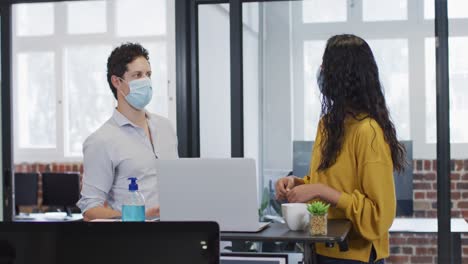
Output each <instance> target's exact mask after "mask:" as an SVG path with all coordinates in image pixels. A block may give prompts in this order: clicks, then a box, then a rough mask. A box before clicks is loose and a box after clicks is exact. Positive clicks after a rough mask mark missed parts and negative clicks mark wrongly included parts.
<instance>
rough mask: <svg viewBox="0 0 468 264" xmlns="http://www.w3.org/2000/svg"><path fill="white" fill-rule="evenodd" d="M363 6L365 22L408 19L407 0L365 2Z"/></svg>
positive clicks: (372, 0) (364, 0)
mask: <svg viewBox="0 0 468 264" xmlns="http://www.w3.org/2000/svg"><path fill="white" fill-rule="evenodd" d="M410 1H411V0H410ZM362 4H363V10H362V14H363V20H364V21H388V20H406V19H407V18H408V16H407V5H408V3H407V0H393V1H387V0H363V2H362Z"/></svg>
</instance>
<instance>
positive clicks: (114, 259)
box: [0, 222, 219, 264]
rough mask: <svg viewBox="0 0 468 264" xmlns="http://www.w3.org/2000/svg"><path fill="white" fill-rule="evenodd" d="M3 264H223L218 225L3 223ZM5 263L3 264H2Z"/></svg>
mask: <svg viewBox="0 0 468 264" xmlns="http://www.w3.org/2000/svg"><path fill="white" fill-rule="evenodd" d="M0 246H2V248H3V249H4V250H2V249H0V263H14V264H29V263H48V264H62V263H67V264H83V263H87V264H102V263H112V264H124V263H125V264H127V263H139V264H154V263H161V264H166V263H191V264H218V263H219V226H218V224H217V223H215V222H151V223H138V222H126V223H122V222H112V223H110V222H107V223H99V222H90V223H84V222H81V223H80V222H72V223H70V222H68V223H66V222H62V223H60V222H55V223H30V222H8V223H7V222H3V223H0ZM2 260H3V262H1V261H2Z"/></svg>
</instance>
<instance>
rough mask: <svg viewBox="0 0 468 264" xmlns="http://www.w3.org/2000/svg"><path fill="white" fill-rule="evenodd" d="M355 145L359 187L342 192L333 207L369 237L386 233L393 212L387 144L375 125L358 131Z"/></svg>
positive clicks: (394, 209) (391, 170)
mask: <svg viewBox="0 0 468 264" xmlns="http://www.w3.org/2000/svg"><path fill="white" fill-rule="evenodd" d="M357 142H358V143H357V146H356V156H357V159H358V175H357V177H358V184H359V188H357V189H355V190H354V191H353V192H352V193H346V192H343V193H342V194H341V196H340V199H339V201H338V203H337V206H336V207H337V208H339V209H342V210H343V211H344V212H345V215H346V218H348V219H350V220H351V222H352V223H353V226H354V228H355V230H357V231H358V232H359V234H361V235H362V236H363V237H364V238H366V239H367V240H369V241H372V240H375V239H377V238H379V237H381V236H382V235H383V234H385V233H388V230H389V229H390V227H391V225H392V222H393V219H394V218H395V214H396V195H395V184H394V180H393V163H392V158H391V152H390V148H389V146H388V145H387V143H386V142H385V139H384V136H383V132H382V130H381V129H380V127H378V125H370V126H367V127H366V128H365V130H364V131H363V133H360V135H359V137H358V140H357Z"/></svg>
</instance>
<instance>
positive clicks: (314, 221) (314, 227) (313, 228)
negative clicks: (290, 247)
mask: <svg viewBox="0 0 468 264" xmlns="http://www.w3.org/2000/svg"><path fill="white" fill-rule="evenodd" d="M309 216H310V222H309V231H310V234H311V235H313V236H326V235H327V223H328V213H326V214H324V215H316V214H311V213H309Z"/></svg>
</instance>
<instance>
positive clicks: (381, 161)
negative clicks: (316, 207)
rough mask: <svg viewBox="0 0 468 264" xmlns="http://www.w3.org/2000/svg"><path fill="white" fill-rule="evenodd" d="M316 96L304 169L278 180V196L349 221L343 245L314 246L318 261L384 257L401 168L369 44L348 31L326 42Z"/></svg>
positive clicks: (402, 156)
mask: <svg viewBox="0 0 468 264" xmlns="http://www.w3.org/2000/svg"><path fill="white" fill-rule="evenodd" d="M318 84H319V87H320V92H321V94H322V113H321V120H320V122H319V126H318V130H317V135H316V139H315V147H314V149H313V153H312V157H311V163H310V170H309V173H308V175H306V176H305V177H304V178H298V177H294V176H292V177H285V178H281V179H280V180H278V181H277V183H276V194H277V198H278V199H287V200H288V201H289V202H302V203H305V202H309V201H311V200H315V199H320V200H323V201H325V202H327V203H330V204H331V205H332V206H331V207H330V209H329V213H328V216H329V218H331V219H343V218H346V219H349V220H350V221H351V223H352V227H353V228H352V230H351V232H350V234H349V237H348V239H349V240H348V245H349V250H348V251H345V252H341V251H340V250H339V247H333V248H327V247H325V245H322V244H317V246H316V249H317V253H318V263H384V258H386V257H388V256H389V234H388V230H389V229H390V226H391V224H392V222H393V219H394V217H395V210H396V198H395V187H394V182H393V171H394V170H397V171H401V170H403V169H404V166H405V150H404V147H403V146H402V145H401V144H400V143H399V142H398V141H397V136H396V132H395V128H394V125H393V123H392V121H391V120H390V116H389V112H388V108H387V105H386V102H385V97H384V95H383V92H382V87H381V84H380V80H379V73H378V68H377V65H376V62H375V59H374V56H373V54H372V51H371V49H370V47H369V45H368V44H367V43H366V42H365V41H364V40H363V39H361V38H359V37H357V36H354V35H338V36H333V37H332V38H330V39H329V40H328V42H327V46H326V48H325V52H324V54H323V60H322V65H321V67H320V72H319V74H318Z"/></svg>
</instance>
